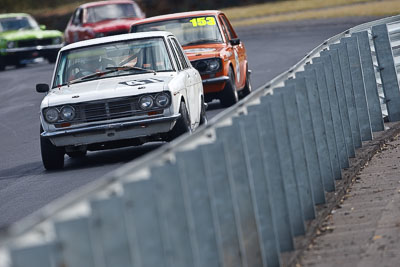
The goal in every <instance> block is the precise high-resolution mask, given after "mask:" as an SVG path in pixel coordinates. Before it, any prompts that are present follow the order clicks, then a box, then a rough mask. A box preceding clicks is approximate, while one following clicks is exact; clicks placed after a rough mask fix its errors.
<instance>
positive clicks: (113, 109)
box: [74, 96, 161, 123]
mask: <svg viewBox="0 0 400 267" xmlns="http://www.w3.org/2000/svg"><path fill="white" fill-rule="evenodd" d="M139 98H140V96H132V97H125V98H111V99H105V100H101V101H93V102H85V103H80V104H78V105H74V106H75V109H76V111H77V117H76V118H75V120H74V121H75V122H80V123H83V122H95V121H104V120H113V119H120V118H125V117H131V116H136V115H142V114H147V112H148V111H143V110H141V109H140V108H139ZM153 110H161V109H160V108H158V107H154V108H152V109H151V110H149V111H153Z"/></svg>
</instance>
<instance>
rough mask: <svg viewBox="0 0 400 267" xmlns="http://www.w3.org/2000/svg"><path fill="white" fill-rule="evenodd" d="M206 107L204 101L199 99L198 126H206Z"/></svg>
mask: <svg viewBox="0 0 400 267" xmlns="http://www.w3.org/2000/svg"><path fill="white" fill-rule="evenodd" d="M206 107H207V105H206V104H205V103H204V100H203V99H201V113H200V125H203V124H207V114H206Z"/></svg>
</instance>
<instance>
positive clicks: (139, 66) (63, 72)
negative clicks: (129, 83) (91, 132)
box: [53, 37, 173, 88]
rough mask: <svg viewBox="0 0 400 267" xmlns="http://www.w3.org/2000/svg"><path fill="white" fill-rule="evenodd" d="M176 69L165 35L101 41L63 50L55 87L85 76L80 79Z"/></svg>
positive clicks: (57, 69)
mask: <svg viewBox="0 0 400 267" xmlns="http://www.w3.org/2000/svg"><path fill="white" fill-rule="evenodd" d="M129 67H134V68H132V69H129ZM118 68H121V69H120V70H118ZM172 70H173V67H172V64H171V60H170V57H169V54H168V51H167V48H166V46H165V42H164V38H162V37H154V38H145V39H136V40H128V41H121V42H113V43H106V44H99V45H95V46H90V47H84V48H78V49H73V50H67V51H63V52H62V53H61V55H60V60H59V61H58V64H57V68H56V76H55V79H54V84H53V88H54V87H59V86H62V85H66V84H68V83H69V82H71V81H74V80H75V81H76V80H77V79H80V78H84V79H83V80H81V81H80V82H85V81H89V80H95V79H104V78H110V77H116V76H123V75H136V74H142V73H144V72H146V71H147V72H148V71H156V72H160V71H172ZM93 74H94V75H93ZM97 74H98V75H97ZM86 77H88V78H87V79H86Z"/></svg>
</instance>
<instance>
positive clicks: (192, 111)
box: [36, 32, 206, 169]
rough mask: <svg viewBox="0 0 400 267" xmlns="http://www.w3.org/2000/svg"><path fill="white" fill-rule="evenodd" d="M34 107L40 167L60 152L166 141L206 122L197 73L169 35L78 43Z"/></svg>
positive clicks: (56, 162)
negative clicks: (37, 116) (37, 114)
mask: <svg viewBox="0 0 400 267" xmlns="http://www.w3.org/2000/svg"><path fill="white" fill-rule="evenodd" d="M36 90H37V91H38V92H45V93H46V96H45V98H44V99H43V101H42V104H41V106H40V121H41V127H40V128H41V134H40V145H41V154H42V160H43V164H44V167H45V168H46V169H60V168H62V167H63V166H64V155H65V154H67V155H69V156H70V157H80V156H84V155H86V153H87V151H88V150H90V151H93V150H101V149H108V148H116V147H122V146H130V145H140V144H143V143H145V142H149V141H160V140H164V141H169V140H172V139H173V138H175V137H177V136H179V135H181V134H183V133H185V132H191V131H193V130H195V129H196V128H197V127H198V126H199V125H200V124H202V123H205V122H206V117H205V116H206V115H205V104H204V95H203V86H202V80H201V77H200V74H199V73H198V71H197V70H196V69H194V68H193V67H192V65H191V64H190V62H189V60H188V59H187V57H186V56H185V53H184V52H183V50H182V48H181V46H180V45H179V42H178V41H177V39H176V38H175V36H174V35H172V34H171V33H168V32H144V33H132V34H124V35H117V36H111V37H105V38H98V39H92V40H87V41H82V42H77V43H74V44H71V45H68V46H65V47H64V48H62V49H61V50H60V53H59V55H58V59H57V64H56V67H55V71H54V74H53V78H52V82H51V86H49V85H48V84H37V85H36Z"/></svg>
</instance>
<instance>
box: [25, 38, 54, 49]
mask: <svg viewBox="0 0 400 267" xmlns="http://www.w3.org/2000/svg"><path fill="white" fill-rule="evenodd" d="M52 43H53V39H51V38H47V39H31V40H21V41H18V47H31V46H38V45H51V44H52Z"/></svg>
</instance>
